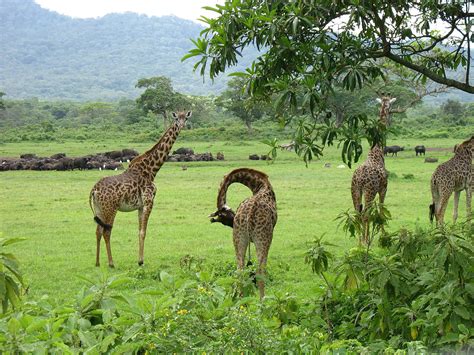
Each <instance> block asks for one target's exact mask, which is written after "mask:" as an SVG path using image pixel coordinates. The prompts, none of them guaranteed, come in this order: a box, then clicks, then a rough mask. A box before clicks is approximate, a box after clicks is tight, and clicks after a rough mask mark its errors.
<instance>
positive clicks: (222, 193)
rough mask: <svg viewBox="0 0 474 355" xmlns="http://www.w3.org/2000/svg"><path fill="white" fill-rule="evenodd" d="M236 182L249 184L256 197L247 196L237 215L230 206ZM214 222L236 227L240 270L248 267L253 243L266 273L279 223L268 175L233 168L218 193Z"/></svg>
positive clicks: (259, 270) (261, 269)
mask: <svg viewBox="0 0 474 355" xmlns="http://www.w3.org/2000/svg"><path fill="white" fill-rule="evenodd" d="M235 182H238V183H241V184H243V185H245V186H247V187H248V188H249V189H250V190H252V192H253V196H251V197H249V198H247V199H245V200H244V201H242V203H241V204H240V205H239V207H238V208H237V211H236V212H235V214H234V213H233V211H232V210H231V209H230V208H229V207H228V206H227V205H226V195H227V189H228V188H229V186H230V185H231V184H233V183H235ZM211 216H212V217H216V218H213V219H212V220H211V222H221V223H223V224H225V225H229V226H232V227H233V231H232V235H233V242H234V249H235V254H236V259H237V266H238V268H239V269H243V267H244V259H245V252H246V249H247V246H248V245H249V243H250V242H253V243H254V244H255V249H256V252H257V259H258V260H257V261H258V268H257V275H263V274H264V273H265V266H266V263H267V258H268V251H269V249H270V245H271V243H272V239H273V229H274V227H275V225H276V222H277V218H278V217H277V209H276V197H275V193H274V191H273V187H272V185H271V184H270V181H269V180H268V176H267V175H266V174H264V173H262V172H260V171H257V170H254V169H247V168H241V169H236V170H233V171H232V172H231V173H229V174H228V175H226V176H225V177H224V180H223V181H222V183H221V186H220V188H219V193H218V196H217V211H216V212H215V213H214V214H212V215H211ZM257 284H258V287H259V292H260V298H263V297H264V295H265V291H264V282H263V280H261V279H260V280H258V281H257Z"/></svg>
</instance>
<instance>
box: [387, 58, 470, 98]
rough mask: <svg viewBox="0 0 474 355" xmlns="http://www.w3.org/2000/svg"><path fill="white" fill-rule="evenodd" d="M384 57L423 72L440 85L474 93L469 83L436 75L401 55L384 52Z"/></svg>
mask: <svg viewBox="0 0 474 355" xmlns="http://www.w3.org/2000/svg"><path fill="white" fill-rule="evenodd" d="M385 57H387V58H388V59H390V60H393V61H394V62H395V63H398V64H401V65H403V66H405V67H407V68H410V69H412V70H414V71H416V72H418V73H420V74H423V75H424V76H426V77H428V78H430V79H431V80H433V81H434V82H436V83H438V84H442V85H447V86H449V87H453V88H456V89H459V90H461V91H465V92H468V93H470V94H474V86H472V85H469V84H468V83H464V82H460V81H457V80H453V79H448V78H445V77H443V76H440V75H436V74H435V73H433V72H432V71H431V70H429V69H427V68H425V67H422V66H421V65H418V64H415V63H412V62H409V61H407V60H405V59H403V58H401V57H399V56H398V55H396V54H393V53H392V52H386V53H385Z"/></svg>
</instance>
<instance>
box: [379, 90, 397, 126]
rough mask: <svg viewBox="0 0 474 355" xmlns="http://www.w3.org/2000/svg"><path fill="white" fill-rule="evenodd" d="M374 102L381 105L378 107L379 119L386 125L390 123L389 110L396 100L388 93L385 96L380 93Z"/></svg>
mask: <svg viewBox="0 0 474 355" xmlns="http://www.w3.org/2000/svg"><path fill="white" fill-rule="evenodd" d="M376 100H377V102H378V103H380V104H381V105H382V106H381V107H380V118H382V119H384V120H385V121H386V122H387V123H390V122H389V119H390V108H391V107H392V104H393V103H394V102H395V101H396V100H397V98H396V97H392V96H391V95H390V93H388V94H385V93H383V92H382V93H381V95H380V97H377V98H376Z"/></svg>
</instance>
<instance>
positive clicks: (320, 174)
mask: <svg viewBox="0 0 474 355" xmlns="http://www.w3.org/2000/svg"><path fill="white" fill-rule="evenodd" d="M389 143H390V144H399V145H404V146H405V148H406V149H407V151H405V152H401V153H399V156H398V157H393V158H392V157H388V158H386V160H385V162H386V168H387V169H388V170H389V171H390V172H391V173H394V174H396V177H392V178H391V179H390V181H389V186H388V194H387V198H386V204H387V207H388V208H389V210H390V211H391V213H392V218H393V220H392V221H391V223H390V224H389V227H388V229H389V230H390V231H395V230H397V229H398V228H400V227H408V228H415V227H417V226H420V227H423V228H427V227H429V221H428V205H429V204H430V203H431V193H430V188H429V181H430V177H431V174H432V172H433V171H434V169H435V167H436V166H437V164H428V163H423V158H420V157H415V153H414V151H413V147H414V146H415V145H417V144H420V143H423V144H424V145H425V146H427V147H430V148H445V149H444V150H436V151H429V152H427V156H432V157H437V158H439V161H440V162H444V161H446V160H448V159H449V158H450V157H451V156H452V147H453V145H454V144H455V143H459V140H452V139H438V140H425V141H423V142H419V141H414V140H403V139H400V140H397V142H396V143H395V142H389ZM151 145H152V142H150V143H148V144H132V143H128V142H112V141H110V142H100V143H97V142H84V143H67V142H66V143H64V144H58V143H53V144H47V143H40V144H37V143H21V144H20V143H17V144H4V145H1V146H0V156H2V157H5V156H9V157H15V156H16V157H17V156H18V155H19V154H22V153H36V154H37V155H39V156H49V155H51V154H54V153H58V152H65V153H67V154H68V156H78V155H82V154H91V153H96V152H104V151H108V150H114V149H118V148H135V149H137V150H139V151H141V152H143V151H144V150H145V149H147V148H148V147H150V146H151ZM181 146H186V147H192V148H193V149H194V150H195V151H196V152H199V153H201V152H205V151H210V152H212V153H213V154H216V153H217V152H218V151H221V152H224V154H225V157H226V160H225V161H223V162H205V163H204V162H203V163H186V165H187V167H188V169H187V170H182V168H181V166H182V165H183V163H166V164H165V165H164V166H163V168H162V170H161V171H160V172H159V174H158V176H157V178H156V180H155V183H156V185H157V187H158V192H157V195H156V199H155V207H154V209H153V212H152V215H151V217H150V221H149V226H148V233H147V239H146V243H145V266H144V269H143V270H141V271H140V270H139V268H138V266H137V257H138V237H137V235H138V222H137V213H136V212H131V213H119V214H118V216H117V218H116V221H115V226H114V230H113V233H112V252H113V255H114V261H115V265H116V268H115V269H114V270H112V271H110V272H111V273H128V274H134V275H137V274H140V275H141V276H140V278H139V279H138V280H139V281H137V282H134V283H132V284H129V285H127V286H126V287H128V288H130V289H145V288H147V287H151V286H152V285H153V284H154V283H156V282H157V275H158V274H159V272H160V271H161V270H167V271H168V272H170V273H174V272H177V270H178V269H179V262H180V259H181V258H182V257H183V256H185V255H187V254H190V255H193V256H195V257H200V258H204V259H205V262H207V263H215V264H223V265H224V266H225V265H234V251H233V246H232V242H231V230H230V229H229V228H227V227H224V226H222V225H212V224H211V223H209V220H208V218H207V215H208V214H209V213H211V212H213V211H214V210H215V207H216V195H217V189H218V186H219V183H220V181H221V179H222V177H223V176H224V175H225V174H227V173H228V172H230V171H231V170H232V169H234V168H238V167H250V168H255V169H259V170H262V171H264V172H266V173H267V174H268V175H269V176H270V181H271V182H272V184H273V187H274V189H275V192H276V196H277V205H278V217H279V219H278V224H277V226H276V229H275V232H274V240H273V244H272V247H271V249H270V255H269V272H270V275H271V278H272V281H271V282H270V284H269V285H268V288H267V292H268V293H270V294H272V293H280V292H291V293H292V294H295V295H297V296H299V297H308V296H310V295H311V294H313V293H314V292H317V290H318V286H319V284H318V280H317V279H316V277H314V276H313V275H312V274H311V270H310V268H309V267H308V266H307V265H305V264H304V252H305V251H306V249H307V242H308V241H311V240H312V239H313V238H314V237H319V236H321V235H322V234H325V239H326V240H327V241H330V242H332V243H333V244H335V245H336V247H334V250H333V251H334V252H335V253H336V254H337V255H342V254H343V253H344V251H346V250H348V249H349V248H351V247H352V246H354V245H355V244H356V241H355V240H351V239H349V237H347V236H345V235H344V233H343V231H342V229H340V228H339V229H338V227H337V225H338V222H337V221H335V220H334V219H335V218H336V217H337V215H338V214H339V213H340V212H342V211H345V210H347V209H350V208H352V201H351V197H350V181H351V176H352V172H353V169H349V168H344V169H339V168H337V166H338V165H340V164H341V160H340V152H339V151H338V150H337V149H336V148H334V147H331V148H330V149H327V151H326V153H325V156H324V158H323V159H321V160H320V161H315V162H313V163H311V164H310V165H309V166H308V168H306V167H305V165H304V163H303V162H302V161H301V160H300V159H299V158H298V157H297V156H296V155H295V154H294V153H290V152H282V153H280V155H279V157H278V159H277V161H276V162H275V163H273V164H267V163H266V162H263V161H250V160H248V155H249V154H252V153H258V154H264V153H266V151H267V148H266V146H265V145H264V144H262V143H259V142H242V143H235V142H234V143H230V142H212V143H203V142H199V143H196V142H186V141H182V140H179V141H178V142H177V143H176V144H175V148H178V147H181ZM364 157H365V154H364ZM363 159H364V158H363ZM363 159H362V161H363ZM324 163H331V167H330V168H325V167H324ZM358 165H359V164H356V166H358ZM116 173H119V172H113V171H67V172H38V171H9V172H1V173H0V198H1V200H2V204H1V205H0V216H1V228H0V231H1V234H2V236H3V237H23V238H25V239H26V240H25V241H24V242H22V243H21V244H16V245H15V246H14V248H15V249H14V250H13V252H14V253H15V254H16V255H17V257H18V259H19V261H20V263H21V266H22V270H23V272H24V275H25V277H26V281H27V284H28V285H29V295H30V296H31V297H38V296H40V295H43V294H48V295H50V296H51V297H53V298H56V299H58V300H61V299H67V298H70V297H72V296H73V295H75V294H76V293H77V291H78V290H79V288H80V287H81V285H82V284H83V281H82V280H81V279H80V278H78V277H79V276H93V275H95V274H96V273H97V268H95V267H94V263H95V233H94V231H95V223H94V222H93V219H92V217H93V215H92V212H91V211H90V209H89V204H88V198H89V192H90V190H91V188H92V186H93V185H94V183H95V182H96V181H97V180H98V179H99V178H101V177H103V176H107V175H112V174H116ZM404 174H413V178H412V179H406V178H404ZM392 176H393V175H392ZM249 194H250V191H249V190H247V189H246V188H245V187H244V186H242V185H232V186H231V188H230V189H229V193H228V201H229V204H230V205H231V206H232V207H234V208H236V207H237V205H238V203H239V202H240V201H241V200H242V199H244V198H245V197H246V196H248V195H249ZM464 201H465V195H464V194H462V197H461V202H460V205H461V206H460V218H464V216H465V202H464ZM450 202H451V203H450V206H449V207H448V211H447V218H446V219H447V220H448V221H450V220H451V213H452V199H451V201H450ZM102 249H103V250H102V255H101V260H102V265H103V266H102V267H101V269H104V270H105V269H106V268H107V267H106V265H107V263H106V254H105V245H103V247H102ZM253 255H254V252H253Z"/></svg>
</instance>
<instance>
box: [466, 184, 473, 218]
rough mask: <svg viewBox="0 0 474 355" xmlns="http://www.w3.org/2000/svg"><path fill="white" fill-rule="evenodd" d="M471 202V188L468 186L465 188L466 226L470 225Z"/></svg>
mask: <svg viewBox="0 0 474 355" xmlns="http://www.w3.org/2000/svg"><path fill="white" fill-rule="evenodd" d="M471 202H472V188H471V186H468V187H467V188H466V220H467V223H468V225H469V226H470V224H471Z"/></svg>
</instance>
